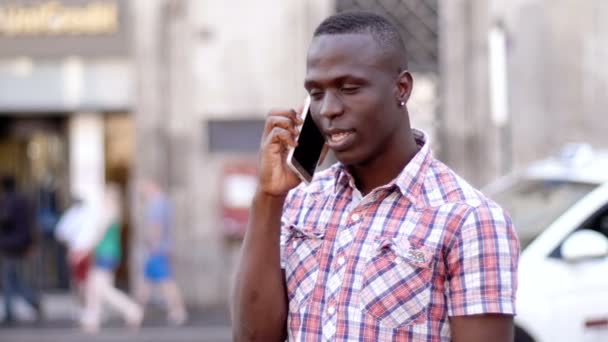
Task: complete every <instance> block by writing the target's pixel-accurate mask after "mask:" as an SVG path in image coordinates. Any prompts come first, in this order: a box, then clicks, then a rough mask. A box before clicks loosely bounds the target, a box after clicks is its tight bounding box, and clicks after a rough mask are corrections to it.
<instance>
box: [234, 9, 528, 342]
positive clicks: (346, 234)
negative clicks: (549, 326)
mask: <svg viewBox="0 0 608 342" xmlns="http://www.w3.org/2000/svg"><path fill="white" fill-rule="evenodd" d="M304 84H305V88H306V90H307V91H308V93H309V94H310V96H311V98H312V105H311V114H312V116H313V118H314V120H315V122H316V123H317V125H318V126H319V128H320V129H321V130H322V132H324V134H325V135H326V138H327V144H328V145H329V147H330V148H331V149H332V150H333V152H334V154H335V156H336V158H337V160H338V161H339V162H338V163H337V164H335V165H334V166H332V167H330V168H329V169H327V170H324V171H322V172H319V173H317V174H316V175H315V178H314V179H313V181H312V183H311V184H310V185H308V186H306V185H304V184H301V185H299V186H298V184H299V183H300V182H299V181H298V178H297V177H296V176H295V175H294V174H293V173H292V172H291V171H289V169H288V168H287V166H286V164H285V155H286V150H287V148H288V147H290V146H294V145H295V144H296V143H295V138H296V136H297V131H296V129H295V127H296V125H298V124H299V123H301V119H299V118H298V117H297V115H296V112H295V111H293V110H275V111H272V112H271V113H270V114H269V115H268V117H267V120H266V126H265V131H264V134H263V138H262V143H261V153H260V155H261V157H260V166H259V186H258V189H257V192H256V194H255V196H254V199H253V204H252V211H251V220H250V225H249V229H248V231H247V234H246V236H245V239H244V242H243V247H242V256H241V260H240V265H239V267H238V271H237V275H236V282H235V283H236V286H235V290H234V298H233V303H232V318H233V323H234V337H235V339H236V340H239V341H243V340H261V341H279V340H284V339H285V338H289V340H295V341H326V340H328V341H352V340H365V341H388V340H391V341H450V340H451V341H455V342H463V341H466V342H476V341H480V342H481V341H483V342H487V341H493V342H500V341H512V340H513V315H514V314H515V308H514V302H515V291H516V273H517V260H518V254H519V244H518V241H517V238H516V236H515V233H514V230H513V227H512V225H511V221H510V219H509V218H508V216H507V215H506V214H505V213H504V212H503V211H502V210H501V208H499V207H498V206H497V205H496V204H494V203H493V202H491V201H490V200H488V199H487V198H485V197H484V196H483V195H482V194H481V193H480V192H479V191H477V190H475V189H474V188H473V187H471V186H470V185H468V184H467V183H466V182H465V181H464V180H462V179H461V178H459V177H458V176H457V175H456V174H455V173H454V172H453V171H451V170H450V169H449V168H448V167H447V166H445V165H444V164H442V163H441V162H439V161H438V160H436V159H434V158H433V156H432V154H431V152H430V148H429V142H428V137H427V136H426V135H425V134H424V133H422V132H420V131H417V130H412V129H411V128H410V122H409V114H408V111H407V107H406V103H407V101H408V98H409V96H410V93H411V91H412V87H413V80H412V76H411V75H410V73H409V72H408V71H407V60H406V55H405V48H404V46H403V42H402V40H401V38H400V37H399V34H398V33H397V30H396V29H395V27H394V26H393V25H392V24H391V23H389V22H388V21H387V20H386V19H384V18H382V17H380V16H377V15H373V14H368V13H345V14H338V15H335V16H332V17H329V18H328V19H326V20H325V21H324V22H323V23H321V24H320V26H319V27H318V28H317V29H316V31H315V34H314V38H313V40H312V43H311V46H310V48H309V51H308V58H307V72H306V79H305V83H304ZM294 188H295V189H294ZM292 189H293V190H292ZM290 190H291V191H290ZM288 192H289V194H288Z"/></svg>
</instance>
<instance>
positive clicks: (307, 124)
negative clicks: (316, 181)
mask: <svg viewBox="0 0 608 342" xmlns="http://www.w3.org/2000/svg"><path fill="white" fill-rule="evenodd" d="M301 118H302V119H303V120H304V123H303V124H302V125H300V126H299V127H298V130H299V131H300V134H299V135H298V138H297V142H298V146H296V147H295V148H290V149H289V152H288V154H287V165H288V166H289V167H290V168H291V169H292V170H293V172H295V173H296V174H297V175H298V177H300V179H302V181H304V182H306V183H307V184H308V183H310V182H311V181H312V177H313V175H314V173H315V170H316V169H317V167H318V166H319V164H320V163H321V162H322V161H323V160H322V158H323V157H324V156H325V154H326V153H327V145H326V144H325V135H323V133H321V130H319V128H318V127H317V124H315V122H314V120H313V119H312V115H310V96H308V97H307V98H306V102H305V103H304V109H303V110H302V114H301Z"/></svg>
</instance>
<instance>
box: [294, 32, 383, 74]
mask: <svg viewBox="0 0 608 342" xmlns="http://www.w3.org/2000/svg"><path fill="white" fill-rule="evenodd" d="M388 62H389V58H387V53H386V49H384V48H383V47H381V46H380V45H379V44H378V43H377V42H376V40H375V39H374V38H373V37H372V36H371V35H370V34H366V33H360V34H359V33H356V34H328V35H320V36H317V37H315V38H314V39H313V40H312V42H311V44H310V48H309V49H308V56H307V59H306V80H307V81H311V80H317V79H320V78H331V77H341V76H344V75H351V74H352V75H354V76H365V75H367V74H369V73H371V72H374V71H379V70H386V69H388V67H389V65H388Z"/></svg>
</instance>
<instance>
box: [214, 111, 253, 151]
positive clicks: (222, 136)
mask: <svg viewBox="0 0 608 342" xmlns="http://www.w3.org/2000/svg"><path fill="white" fill-rule="evenodd" d="M263 130H264V120H263V119H244V120H209V121H208V122H207V137H208V138H209V140H208V143H209V145H208V146H209V152H211V153H256V152H257V151H258V150H259V148H260V139H261V137H262V132H263Z"/></svg>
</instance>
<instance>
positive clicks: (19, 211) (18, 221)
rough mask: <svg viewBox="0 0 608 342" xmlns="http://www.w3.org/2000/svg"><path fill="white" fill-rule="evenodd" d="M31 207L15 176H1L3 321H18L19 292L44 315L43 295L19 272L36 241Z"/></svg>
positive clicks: (6, 322) (0, 219)
mask: <svg viewBox="0 0 608 342" xmlns="http://www.w3.org/2000/svg"><path fill="white" fill-rule="evenodd" d="M32 215H33V212H32V208H31V205H30V203H29V201H28V200H27V199H26V198H25V197H24V196H23V195H21V194H20V193H19V192H17V186H16V181H15V178H13V177H12V176H5V177H3V178H2V198H1V199H0V252H2V289H3V290H4V323H5V324H12V323H14V321H15V317H14V313H13V297H14V295H15V294H18V295H20V296H21V297H23V299H25V301H26V302H27V303H28V304H29V305H30V306H31V307H32V308H33V309H34V310H35V311H36V314H37V319H38V320H41V319H42V313H41V306H40V298H39V296H38V294H37V293H36V292H34V291H33V290H32V289H31V288H29V287H28V286H27V285H26V284H25V283H24V280H23V279H22V278H21V276H20V274H19V271H18V269H19V266H20V264H21V263H22V261H23V260H24V259H25V257H26V256H27V254H28V252H29V251H30V249H31V248H32V245H33V236H32Z"/></svg>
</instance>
